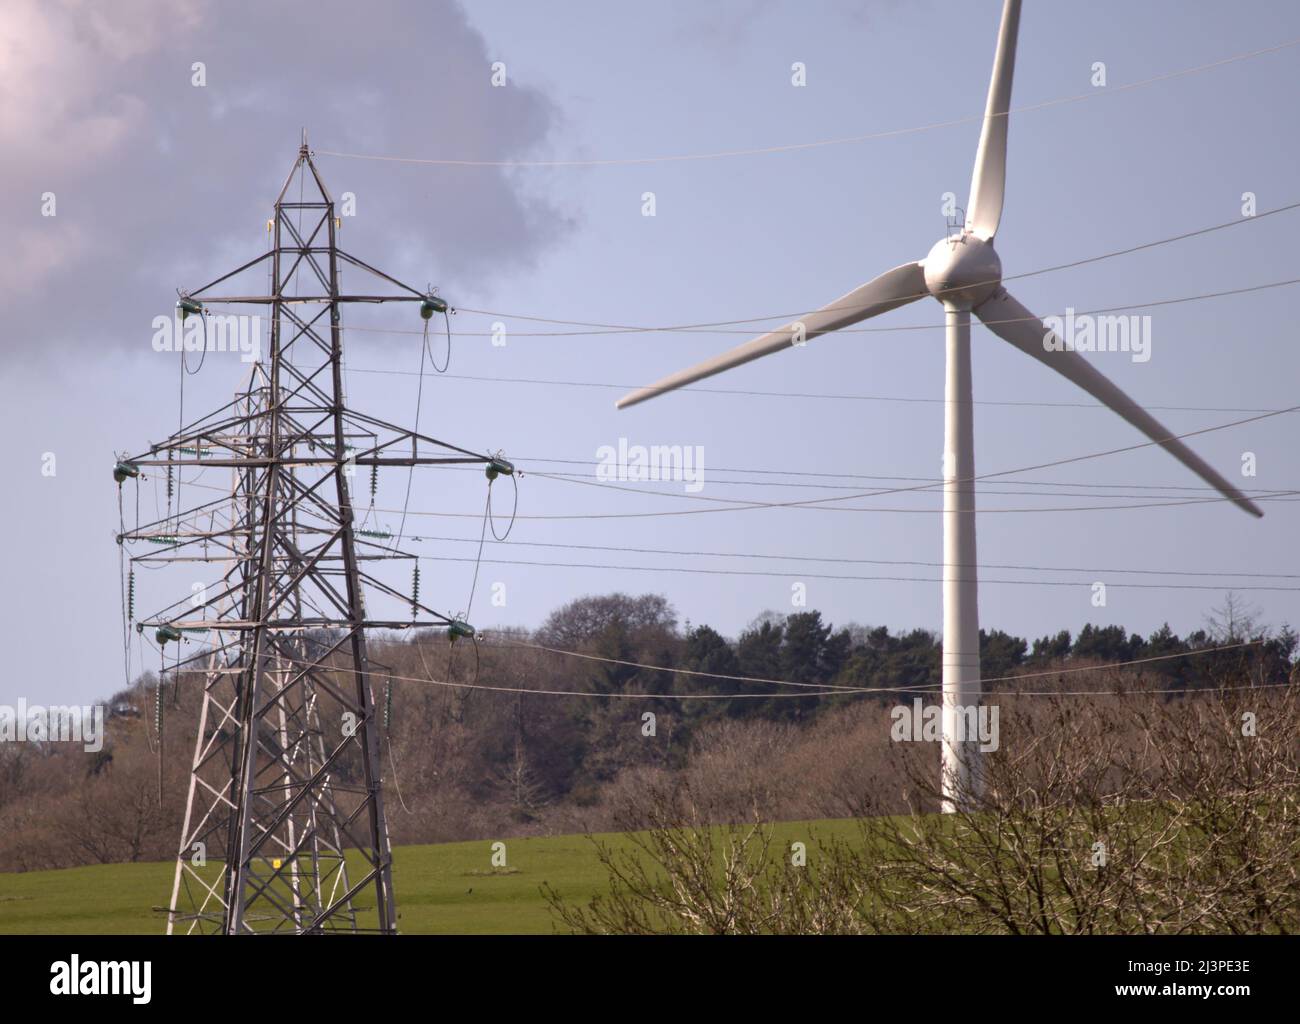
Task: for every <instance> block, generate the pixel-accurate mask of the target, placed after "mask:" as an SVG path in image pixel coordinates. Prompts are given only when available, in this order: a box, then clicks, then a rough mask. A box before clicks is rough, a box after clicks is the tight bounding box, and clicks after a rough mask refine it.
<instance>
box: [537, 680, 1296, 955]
mask: <svg viewBox="0 0 1300 1024" xmlns="http://www.w3.org/2000/svg"><path fill="white" fill-rule="evenodd" d="M1079 699H1080V698H1078V697H1073V696H1067V695H1060V696H1050V697H1035V698H1033V699H1028V698H1024V697H1021V696H1018V695H1016V694H1006V695H1003V696H1002V697H1000V698H999V700H1001V702H1002V706H1001V707H1000V711H1001V716H1000V723H1001V736H1000V744H999V748H998V750H997V751H996V752H990V753H987V754H985V755H983V756H982V757H981V758H980V759H979V762H978V764H979V768H978V771H977V772H976V773H975V777H974V778H973V780H972V782H971V784H970V785H969V786H967V787H965V788H963V789H962V790H961V791H960V792H959V793H958V794H957V797H958V800H957V802H958V805H959V807H958V810H957V811H956V812H955V813H952V814H938V813H935V811H936V810H937V808H938V807H939V806H940V802H941V799H942V797H943V795H944V794H943V793H942V792H941V791H940V786H939V784H938V782H939V780H938V771H937V767H938V758H937V751H936V750H935V749H934V746H933V745H929V744H917V745H912V744H898V745H895V749H894V751H893V754H892V762H893V764H892V770H891V771H890V772H887V773H885V774H884V776H883V777H885V778H891V779H892V780H893V783H894V785H895V786H896V789H897V791H896V792H894V793H890V792H888V791H884V792H881V793H879V795H877V796H874V797H873V798H872V799H873V801H875V802H876V804H877V806H876V808H875V809H876V810H877V811H879V810H883V809H885V808H887V807H892V806H893V805H894V803H896V801H898V800H900V799H901V800H903V801H904V802H905V803H907V804H908V806H909V811H908V813H906V814H887V813H877V814H875V815H873V816H869V817H866V818H864V819H862V821H861V822H860V834H859V836H858V837H857V839H856V840H855V841H854V842H852V843H850V842H846V841H844V840H842V839H837V840H832V841H828V842H825V843H819V844H816V845H815V846H814V845H813V844H810V846H809V850H808V860H807V865H806V866H803V867H795V866H792V865H791V864H789V863H788V862H787V860H786V858H785V851H784V850H783V849H780V848H779V844H778V845H774V844H773V841H772V840H773V835H774V831H773V827H772V826H770V825H764V824H762V823H761V822H762V820H763V819H762V816H761V814H760V813H759V810H758V804H757V800H756V801H755V803H754V804H753V806H752V807H751V811H750V815H749V817H748V819H747V820H746V821H745V822H744V823H743V824H742V823H737V819H736V815H735V804H734V800H733V799H732V796H733V794H726V793H724V795H725V796H727V798H728V799H727V802H724V805H723V806H722V807H720V808H719V807H714V806H710V805H709V804H708V803H706V802H701V801H700V800H699V799H698V797H697V794H696V793H695V791H694V790H693V789H692V788H691V787H690V785H688V784H678V785H677V786H676V787H672V786H668V785H665V784H663V783H662V782H661V783H660V784H658V785H655V786H653V787H651V788H649V789H648V790H647V791H646V792H645V794H644V802H643V805H642V807H641V810H640V813H639V815H637V814H627V815H624V817H623V819H622V824H623V827H626V828H641V829H643V830H644V831H641V832H639V833H636V834H634V835H633V836H632V837H631V838H630V846H622V847H620V846H615V845H612V844H609V843H599V844H598V854H599V856H600V860H601V863H602V865H604V867H605V869H606V871H607V872H608V874H609V879H610V887H609V891H608V893H604V894H601V895H599V896H598V897H596V898H595V899H594V900H592V901H591V902H590V903H588V904H586V905H584V906H575V905H573V904H570V903H566V902H565V901H564V899H563V898H561V896H560V895H559V894H558V893H555V892H554V891H548V892H547V896H548V899H549V900H550V902H551V906H552V909H553V912H554V913H555V915H556V918H557V920H558V922H559V923H560V924H561V925H562V926H564V927H567V928H569V929H571V930H575V931H580V932H633V933H644V932H712V933H719V932H722V933H730V934H751V933H823V932H843V933H855V932H875V933H902V932H936V933H943V932H965V933H999V934H1101V933H1124V934H1130V933H1139V934H1141V933H1150V934H1155V933H1173V934H1190V933H1243V934H1244V933H1251V934H1254V933H1291V932H1294V931H1296V930H1297V929H1298V928H1300V820H1298V817H1300V803H1298V800H1297V798H1298V796H1300V788H1298V784H1300V774H1298V773H1300V750H1298V749H1297V745H1296V743H1295V737H1296V735H1297V734H1298V733H1300V698H1298V697H1297V694H1296V691H1295V690H1294V689H1291V688H1280V689H1267V688H1258V689H1249V690H1244V691H1233V692H1231V693H1229V694H1228V695H1226V696H1225V695H1221V694H1219V693H1203V694H1195V695H1188V696H1184V697H1180V698H1178V699H1169V698H1168V697H1166V696H1165V695H1161V694H1150V693H1143V692H1135V693H1130V694H1127V695H1106V696H1089V697H1088V698H1086V699H1087V700H1088V701H1089V703H1088V706H1087V713H1086V714H1080V713H1079V711H1080V706H1079V704H1078V701H1079ZM732 739H733V740H734V739H735V737H732ZM768 739H769V740H770V739H771V737H769V738H768ZM770 782H771V780H767V781H766V782H765V783H764V784H763V785H760V786H757V787H755V788H754V789H753V791H752V792H753V793H754V794H755V796H756V798H757V797H761V796H762V795H763V794H764V793H765V792H767V790H766V788H765V787H766V786H767V785H769V784H770ZM719 821H722V822H730V824H724V825H721V826H719V825H717V822H719Z"/></svg>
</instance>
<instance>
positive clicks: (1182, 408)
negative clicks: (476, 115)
mask: <svg viewBox="0 0 1300 1024" xmlns="http://www.w3.org/2000/svg"><path fill="white" fill-rule="evenodd" d="M348 329H349V330H357V329H358V328H348ZM349 372H350V373H374V374H388V375H394V376H402V377H414V376H416V371H415V370H385V369H379V368H377V367H362V366H352V367H349ZM443 376H444V377H447V378H448V379H450V380H465V381H474V382H477V383H482V384H539V385H542V386H544V387H570V388H601V389H607V390H611V391H619V392H626V391H631V390H633V389H634V388H638V387H641V385H639V384H611V383H608V382H604V381H590V380H555V379H549V378H536V377H487V376H482V375H477V374H468V373H446V374H443ZM676 390H677V391H679V392H686V391H694V392H698V393H700V394H711V395H734V396H737V397H743V398H811V399H816V400H817V401H849V402H899V403H904V404H926V405H946V404H948V403H947V400H946V399H943V398H910V397H899V396H896V395H861V394H858V395H853V394H837V393H827V392H819V391H755V390H751V389H744V388H714V387H695V386H687V387H681V388H677V389H676ZM955 404H959V405H962V404H965V403H955ZM970 404H971V405H989V406H1006V407H1011V408H1031V409H1099V410H1100V409H1106V406H1104V405H1102V404H1101V403H1100V402H1047V401H1036V402H1026V401H995V400H991V399H979V398H977V399H973V400H972V401H971V403H970ZM1144 408H1146V409H1149V410H1152V411H1154V412H1230V413H1235V412H1271V411H1272V410H1271V409H1267V408H1261V407H1258V406H1223V405H1148V406H1145V407H1144ZM1107 411H1109V410H1107Z"/></svg>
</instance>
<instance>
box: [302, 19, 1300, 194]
mask: <svg viewBox="0 0 1300 1024" xmlns="http://www.w3.org/2000/svg"><path fill="white" fill-rule="evenodd" d="M1297 45H1300V39H1288V40H1286V41H1285V42H1281V43H1277V44H1275V45H1273V46H1266V47H1262V48H1260V49H1258V50H1250V51H1247V52H1245V53H1237V54H1233V55H1231V56H1228V57H1222V58H1220V59H1219V60H1215V61H1211V62H1209V63H1208V64H1198V65H1195V66H1193V67H1187V68H1180V69H1178V70H1176V71H1168V72H1165V73H1164V74H1160V75H1153V76H1151V77H1150V78H1144V79H1140V80H1139V81H1136V82H1127V83H1124V84H1121V85H1113V86H1108V87H1107V88H1105V89H1092V90H1090V91H1089V92H1083V93H1075V94H1073V95H1070V96H1059V97H1057V98H1055V99H1050V100H1041V101H1039V102H1038V103H1031V104H1027V105H1025V106H1021V107H1013V108H1011V109H1009V110H1008V111H1007V112H1006V113H1005V114H999V115H996V116H999V117H1010V116H1011V115H1012V114H1022V113H1028V112H1030V111H1035V110H1045V109H1047V108H1049V107H1058V106H1062V105H1064V104H1068V103H1079V102H1082V101H1083V100H1089V99H1094V98H1096V97H1098V96H1104V95H1114V94H1117V93H1126V92H1132V91H1133V90H1135V89H1141V88H1145V87H1146V86H1150V85H1155V84H1157V83H1159V82H1168V81H1171V80H1173V79H1177V78H1185V77H1187V76H1189V75H1196V74H1200V73H1202V72H1206V71H1213V70H1215V69H1217V68H1221V67H1224V66H1226V65H1228V64H1235V63H1237V62H1238V61H1244V60H1249V59H1251V58H1254V57H1262V56H1264V55H1266V54H1271V53H1277V52H1279V51H1281V50H1285V49H1288V48H1290V47H1293V46H1297ZM984 120H985V115H984V114H983V113H982V112H981V113H980V114H972V115H969V116H966V117H958V118H953V119H950V120H946V121H932V122H929V123H927V124H920V125H914V126H912V127H909V128H891V129H886V130H883V131H876V132H868V133H866V134H862V135H849V136H844V137H840V138H833V139H818V140H814V141H810V142H795V143H786V144H783V145H775V146H758V147H752V148H746V149H725V150H712V151H707V152H701V153H679V154H673V155H668V156H643V157H622V158H605V159H595V160H580V159H567V160H464V159H449V158H429V157H405V156H385V155H380V154H375V153H347V152H341V151H339V150H331V149H317V150H315V151H314V152H315V153H317V154H319V155H321V156H335V157H342V158H345V159H350V160H376V161H383V162H388V163H408V164H428V165H435V166H444V167H510V168H524V167H540V168H547V167H551V168H554V167H612V166H631V165H636V164H655V163H680V162H685V161H697V160H718V159H725V158H730V157H740V156H759V155H764V154H769V153H789V152H794V151H798V150H808V149H820V148H824V147H827V146H843V145H848V144H850V143H856V142H867V141H869V140H872V139H886V138H895V137H897V136H900V135H915V134H917V133H920V132H927V131H933V130H935V129H938V128H953V127H957V126H960V125H967V124H979V123H982V122H983V121H984Z"/></svg>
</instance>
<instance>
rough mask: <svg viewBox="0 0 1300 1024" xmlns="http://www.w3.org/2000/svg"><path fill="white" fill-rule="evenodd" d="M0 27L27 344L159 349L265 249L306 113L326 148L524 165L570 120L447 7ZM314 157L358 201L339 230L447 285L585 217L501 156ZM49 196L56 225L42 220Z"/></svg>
mask: <svg viewBox="0 0 1300 1024" xmlns="http://www.w3.org/2000/svg"><path fill="white" fill-rule="evenodd" d="M0 36H3V37H6V38H7V39H8V40H12V43H11V52H10V55H9V59H7V60H6V61H5V62H4V64H2V65H0V148H3V149H4V150H5V151H6V162H5V168H4V171H3V179H4V183H5V188H4V189H3V191H2V192H0V228H3V230H4V235H5V237H6V240H7V248H8V252H7V253H6V256H5V258H4V261H3V263H0V302H3V304H4V306H5V309H6V313H7V316H6V326H5V329H4V334H3V337H0V344H2V345H3V346H4V349H5V350H6V351H7V352H8V353H10V355H11V356H12V355H14V354H17V355H19V356H24V355H26V356H31V355H35V354H38V353H40V352H41V351H43V350H44V349H45V348H47V347H51V346H52V345H54V344H63V343H66V341H67V339H70V338H74V337H75V338H77V339H80V340H79V342H78V343H82V344H93V345H96V346H98V347H102V346H106V345H130V346H135V345H142V344H147V339H148V336H149V334H148V325H149V321H150V320H151V318H152V317H153V316H155V315H157V314H158V313H161V312H166V311H167V310H168V309H169V308H170V305H171V301H172V300H173V299H174V293H173V289H174V288H176V287H178V286H196V285H199V284H201V283H202V282H203V281H205V280H208V279H210V278H212V277H215V276H216V275H217V274H219V273H221V272H224V271H226V270H229V269H232V268H233V266H235V265H237V263H239V262H243V261H244V260H245V259H247V258H250V257H252V256H253V255H256V254H257V253H258V252H260V251H262V250H263V249H264V247H265V236H264V234H261V233H260V226H261V225H263V224H264V223H265V220H266V217H267V216H268V212H269V211H268V207H269V204H270V203H271V201H272V200H273V199H274V197H275V194H276V192H277V191H278V189H279V187H280V185H281V184H282V182H283V180H284V176H285V174H286V173H287V171H288V169H289V167H290V166H291V164H292V162H293V159H294V156H295V153H296V149H297V145H298V139H299V131H300V128H301V127H303V126H305V127H307V129H308V131H309V133H310V140H311V143H312V144H313V146H314V147H317V148H320V149H332V150H339V151H344V152H362V153H377V154H397V155H403V156H451V157H458V158H460V157H465V158H472V159H482V160H508V159H519V158H524V157H526V156H527V155H529V154H530V153H531V152H534V151H535V150H536V149H537V147H539V146H542V145H544V144H545V142H546V141H547V139H548V136H549V134H550V133H551V132H552V130H553V129H554V127H555V125H556V123H557V119H558V112H557V111H556V110H555V109H554V107H553V106H552V104H551V103H550V101H549V100H548V99H547V97H546V96H544V95H542V94H541V93H539V92H538V91H536V90H533V89H530V88H528V87H526V86H522V85H520V84H519V83H518V82H516V81H514V80H511V82H510V84H509V86H507V87H506V88H494V87H492V85H491V83H490V65H491V63H492V61H493V60H496V59H501V58H500V57H499V56H498V55H495V54H492V53H491V52H490V51H489V49H488V45H487V43H486V41H485V40H484V39H483V38H482V37H480V36H479V35H478V33H477V32H476V31H475V30H474V29H473V28H472V27H471V26H470V24H469V23H468V21H467V19H466V17H465V14H464V12H463V11H462V10H461V8H460V7H459V6H458V5H456V4H454V3H451V2H449V0H439V2H432V3H431V2H419V0H399V2H393V3H384V4H369V5H357V4H351V3H346V2H343V0H323V2H315V3H311V4H294V5H281V4H270V3H254V2H234V3H220V4H218V3H215V2H209V0H134V2H130V0H128V2H122V3H114V4H112V5H102V6H101V5H91V6H88V5H85V4H83V3H78V2H75V0H55V2H49V0H46V2H39V3H33V2H27V0H14V2H12V3H6V5H5V8H4V10H3V12H0ZM195 61H202V62H203V63H204V65H205V66H206V76H207V84H206V86H204V87H203V88H195V87H194V86H192V85H191V65H192V64H193V63H194V62H195ZM318 164H319V166H320V168H321V170H322V173H323V175H324V176H325V178H326V181H327V184H329V186H330V188H331V190H332V191H333V193H334V195H335V197H336V198H337V197H338V196H339V195H340V194H341V193H342V192H344V191H351V192H354V193H356V195H357V206H358V216H357V217H356V218H354V219H353V220H351V221H348V222H345V225H344V231H343V235H342V244H343V245H344V246H345V247H347V248H349V249H352V250H353V251H355V252H356V253H357V254H358V255H360V256H362V257H363V258H366V259H369V260H371V261H375V262H378V263H380V264H383V265H384V266H385V267H387V268H389V269H391V270H392V271H393V272H394V273H395V274H396V275H397V276H399V277H404V276H405V277H406V279H408V280H410V282H411V283H412V284H417V285H423V284H424V283H425V282H426V281H429V280H432V281H434V282H436V283H439V284H441V285H442V286H443V290H444V292H445V293H447V294H462V295H463V294H464V293H465V292H466V291H467V290H470V291H472V290H473V289H474V288H476V287H478V286H479V285H480V284H481V282H483V281H484V280H487V279H491V278H494V277H497V276H499V275H501V274H505V273H508V272H510V271H511V270H514V269H517V268H519V267H522V266H528V265H529V264H531V263H532V262H533V261H535V260H536V259H537V258H538V256H539V255H540V254H541V253H542V252H543V251H544V249H545V248H546V247H547V246H548V245H549V244H551V243H552V241H553V240H554V239H555V238H557V237H560V236H562V235H563V234H564V232H565V231H566V230H567V229H568V228H569V226H570V222H569V219H568V218H567V217H566V216H565V214H564V213H563V212H562V211H561V210H559V209H557V208H556V207H555V206H553V205H552V204H550V203H548V202H547V201H546V200H545V199H544V198H541V197H539V196H537V195H535V194H532V193H531V192H530V190H529V189H530V179H528V178H525V177H520V176H516V175H512V174H510V173H509V172H507V171H503V170H500V169H493V168H472V169H465V168H461V169H456V168H444V167H435V166H427V165H407V164H398V163H378V162H370V161H356V160H346V159H341V158H336V157H328V156H321V157H319V158H318ZM44 192H54V193H55V194H56V196H57V203H58V214H57V216H56V217H54V218H44V217H42V216H41V215H40V199H41V195H42V193H44ZM394 259H396V260H397V263H398V265H394Z"/></svg>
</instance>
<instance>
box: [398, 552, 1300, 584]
mask: <svg viewBox="0 0 1300 1024" xmlns="http://www.w3.org/2000/svg"><path fill="white" fill-rule="evenodd" d="M417 557H418V558H419V559H420V561H422V562H469V563H478V562H480V561H481V564H483V565H510V566H528V567H533V568H543V569H600V570H604V571H607V572H610V571H613V572H667V573H686V574H691V575H701V576H763V577H767V578H771V579H795V580H834V581H840V582H855V583H942V582H943V577H942V576H852V575H847V574H838V573H817V572H776V571H772V570H767V569H715V568H707V569H704V568H699V569H697V568H691V567H687V566H668V565H609V564H593V563H590V562H541V561H524V560H521V559H507V558H484V559H481V560H476V559H473V558H456V557H454V556H451V555H419V556H417ZM1092 582H1093V581H1091V580H1009V579H989V578H987V577H981V578H980V584H981V586H982V585H984V584H1004V585H1009V586H1022V587H1088V586H1091V585H1092ZM1108 586H1111V587H1115V588H1123V589H1129V590H1216V591H1220V590H1224V589H1225V587H1224V586H1223V584H1218V583H1128V582H1125V581H1123V580H1121V581H1119V582H1116V583H1110V584H1108ZM1227 589H1231V590H1242V591H1269V592H1275V593H1295V592H1300V586H1296V587H1283V586H1272V585H1262V584H1233V585H1232V586H1231V587H1229V588H1227Z"/></svg>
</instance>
